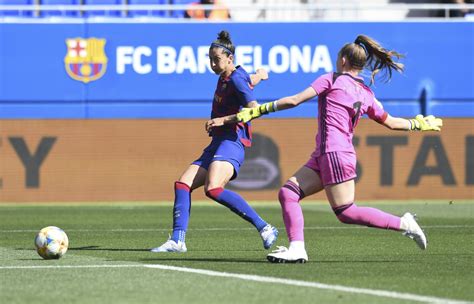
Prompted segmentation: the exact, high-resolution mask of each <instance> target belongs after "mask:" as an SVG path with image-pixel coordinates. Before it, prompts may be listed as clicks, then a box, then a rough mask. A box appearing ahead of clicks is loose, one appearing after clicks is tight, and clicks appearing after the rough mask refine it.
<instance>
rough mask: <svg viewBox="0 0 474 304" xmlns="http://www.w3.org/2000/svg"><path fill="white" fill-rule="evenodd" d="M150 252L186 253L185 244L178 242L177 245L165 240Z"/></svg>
mask: <svg viewBox="0 0 474 304" xmlns="http://www.w3.org/2000/svg"><path fill="white" fill-rule="evenodd" d="M150 251H151V252H181V253H184V252H186V251H188V249H187V248H186V244H185V243H183V242H180V241H178V242H177V243H176V242H175V241H173V240H172V239H169V240H167V241H166V242H165V243H164V244H163V245H161V246H160V247H156V248H153V249H151V250H150Z"/></svg>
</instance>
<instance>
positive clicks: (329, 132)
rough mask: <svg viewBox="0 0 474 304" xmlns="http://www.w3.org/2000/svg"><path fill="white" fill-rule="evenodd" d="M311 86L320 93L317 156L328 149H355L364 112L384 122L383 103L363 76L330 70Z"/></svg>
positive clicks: (345, 150)
mask: <svg viewBox="0 0 474 304" xmlns="http://www.w3.org/2000/svg"><path fill="white" fill-rule="evenodd" d="M311 87H312V88H313V89H314V90H315V91H316V93H317V94H318V110H319V114H318V116H319V117H318V134H317V135H316V151H315V152H316V155H315V156H320V155H321V154H324V153H327V152H335V151H344V152H355V150H354V146H353V145H352V137H353V135H354V128H355V127H356V125H357V123H358V122H359V120H360V117H361V116H362V115H363V114H367V115H368V116H369V117H370V118H371V119H373V120H375V121H377V122H379V123H382V122H384V121H385V119H386V118H387V115H388V114H387V112H385V111H384V109H383V107H382V104H380V102H378V101H377V100H376V99H375V96H374V93H373V92H372V90H371V89H370V88H369V87H368V86H366V85H365V84H364V81H363V80H362V78H358V77H357V78H356V77H353V76H351V75H349V74H341V73H328V74H325V75H322V76H321V77H319V78H317V79H316V80H315V81H314V82H313V83H311Z"/></svg>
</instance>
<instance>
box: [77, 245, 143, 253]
mask: <svg viewBox="0 0 474 304" xmlns="http://www.w3.org/2000/svg"><path fill="white" fill-rule="evenodd" d="M75 250H78V251H80V250H91V251H119V252H120V251H123V252H127V251H129V252H137V251H141V252H143V251H145V252H146V251H150V249H139V248H103V247H100V246H84V247H72V248H69V249H68V251H75Z"/></svg>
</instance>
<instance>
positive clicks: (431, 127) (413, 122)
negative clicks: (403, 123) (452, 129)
mask: <svg viewBox="0 0 474 304" xmlns="http://www.w3.org/2000/svg"><path fill="white" fill-rule="evenodd" d="M442 126H443V120H442V119H441V118H436V117H434V116H433V115H428V116H426V117H423V115H421V114H420V115H416V117H415V118H413V119H410V130H411V131H441V127H442Z"/></svg>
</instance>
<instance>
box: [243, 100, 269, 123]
mask: <svg viewBox="0 0 474 304" xmlns="http://www.w3.org/2000/svg"><path fill="white" fill-rule="evenodd" d="M270 112H275V108H274V103H273V102H267V103H264V104H262V105H259V106H257V107H254V108H243V109H242V110H240V112H239V113H237V120H238V121H240V122H249V121H251V120H252V119H255V118H259V117H260V116H262V115H264V114H268V113H270Z"/></svg>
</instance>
